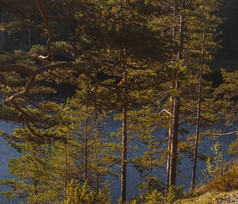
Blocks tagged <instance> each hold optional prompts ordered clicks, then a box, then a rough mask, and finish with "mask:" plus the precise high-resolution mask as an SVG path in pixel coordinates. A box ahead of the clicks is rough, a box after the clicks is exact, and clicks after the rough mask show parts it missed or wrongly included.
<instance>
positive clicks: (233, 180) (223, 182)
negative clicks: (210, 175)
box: [206, 165, 238, 191]
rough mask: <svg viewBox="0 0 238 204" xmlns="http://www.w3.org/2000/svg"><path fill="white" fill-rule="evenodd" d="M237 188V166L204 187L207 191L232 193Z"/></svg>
mask: <svg viewBox="0 0 238 204" xmlns="http://www.w3.org/2000/svg"><path fill="white" fill-rule="evenodd" d="M237 188H238V166H237V165H234V166H233V167H232V168H231V169H230V170H228V171H227V172H225V173H224V174H222V175H218V176H216V178H215V179H214V180H213V181H212V182H209V183H208V184H207V185H206V189H207V190H208V191H232V190H236V189H237Z"/></svg>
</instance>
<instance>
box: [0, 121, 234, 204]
mask: <svg viewBox="0 0 238 204" xmlns="http://www.w3.org/2000/svg"><path fill="white" fill-rule="evenodd" d="M120 125H121V122H119V121H111V122H109V123H107V126H106V127H105V132H106V134H109V133H111V132H116V131H117V129H118V128H119V127H120ZM15 127H16V126H12V124H11V123H8V122H5V121H0V131H5V132H7V133H10V132H13V131H14V128H15ZM217 128H222V129H223V130H224V132H229V131H231V130H232V129H230V128H224V125H223V124H220V125H219V126H218V127H217ZM191 131H193V130H191ZM160 134H163V133H161V132H159V131H158V132H155V136H156V137H159V136H160ZM235 138H236V135H229V136H222V137H220V138H218V141H220V142H221V143H223V144H224V148H225V151H224V152H225V161H228V160H229V159H230V158H231V157H230V156H229V155H228V154H227V148H228V146H229V144H230V143H231V142H232V141H233V140H234V139H235ZM215 143H216V140H208V139H205V140H204V141H203V142H202V143H201V145H200V149H199V152H201V153H204V154H212V151H211V147H212V146H213V145H214V144H215ZM129 145H133V142H131V143H130V142H129ZM164 145H165V146H164V147H165V148H166V144H164ZM139 150H140V151H138V153H133V152H132V151H131V153H129V155H128V157H129V159H130V158H133V157H134V156H135V154H136V155H137V156H138V155H140V154H142V152H144V150H145V147H144V146H143V145H141V146H140V147H139ZM0 153H1V154H0V162H1V166H0V180H4V179H11V178H13V176H12V175H11V174H10V173H9V172H8V170H9V168H8V165H7V164H8V159H9V158H17V157H18V156H19V153H17V152H16V150H14V149H13V148H11V147H10V146H8V142H7V140H6V139H5V138H0ZM116 168H118V170H119V167H116ZM205 168H206V165H205V162H204V161H200V160H198V169H199V170H198V172H197V184H198V185H199V184H203V183H204V178H203V174H202V170H204V169H205ZM152 173H153V175H155V176H158V177H159V178H160V179H161V180H162V181H165V180H166V175H165V170H161V169H160V170H157V171H154V172H152ZM191 175H192V162H191V161H190V159H188V158H187V157H185V156H184V157H182V158H181V163H180V165H179V167H178V176H177V185H184V189H185V191H188V189H189V187H190V182H191ZM127 177H128V180H127V197H128V198H130V197H133V196H136V195H137V194H138V193H139V190H138V189H139V185H138V181H141V178H140V176H139V174H138V173H137V171H136V169H135V168H134V167H133V165H132V164H131V163H129V164H128V169H127ZM109 183H110V186H111V189H112V192H111V196H112V199H113V203H117V200H118V199H119V197H120V178H110V179H109ZM4 190H6V187H4V186H0V192H2V191H4ZM0 203H1V204H5V203H6V204H7V203H10V204H14V203H20V201H18V202H14V201H9V202H8V201H6V200H5V199H4V197H3V196H2V195H0Z"/></svg>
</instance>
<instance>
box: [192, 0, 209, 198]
mask: <svg viewBox="0 0 238 204" xmlns="http://www.w3.org/2000/svg"><path fill="white" fill-rule="evenodd" d="M206 13H207V12H206V0H205V2H204V18H203V33H202V47H201V58H200V64H201V66H200V72H199V79H198V95H197V124H196V135H195V147H194V153H193V172H192V180H191V192H192V193H193V192H194V189H195V183H196V169H197V154H198V142H199V129H200V118H201V117H200V113H201V96H202V72H203V61H204V60H203V56H204V43H205V32H206V15H207V14H206Z"/></svg>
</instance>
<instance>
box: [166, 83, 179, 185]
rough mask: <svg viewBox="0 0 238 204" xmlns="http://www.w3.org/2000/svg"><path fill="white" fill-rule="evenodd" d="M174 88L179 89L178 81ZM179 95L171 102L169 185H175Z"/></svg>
mask: <svg viewBox="0 0 238 204" xmlns="http://www.w3.org/2000/svg"><path fill="white" fill-rule="evenodd" d="M175 88H176V90H179V89H180V83H179V82H176V85H175ZM179 101H180V100H179V97H178V96H176V97H175V98H174V102H173V125H172V130H173V131H172V137H171V158H170V172H169V174H170V175H169V186H171V185H176V172H177V152H178V150H177V149H178V130H179Z"/></svg>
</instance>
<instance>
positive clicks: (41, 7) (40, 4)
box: [35, 0, 53, 60]
mask: <svg viewBox="0 0 238 204" xmlns="http://www.w3.org/2000/svg"><path fill="white" fill-rule="evenodd" d="M35 1H36V5H37V7H38V8H39V10H40V13H41V16H42V18H43V21H44V23H45V26H46V29H47V31H48V34H49V38H48V40H47V41H46V46H47V53H48V54H47V56H42V55H40V56H39V58H40V59H43V60H45V59H48V58H50V57H51V50H50V43H51V41H52V39H53V32H52V29H51V27H50V24H49V19H48V16H47V13H46V10H45V7H44V4H43V2H42V0H35Z"/></svg>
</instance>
